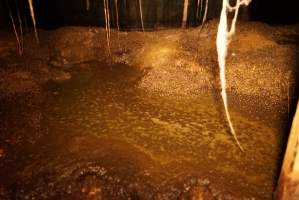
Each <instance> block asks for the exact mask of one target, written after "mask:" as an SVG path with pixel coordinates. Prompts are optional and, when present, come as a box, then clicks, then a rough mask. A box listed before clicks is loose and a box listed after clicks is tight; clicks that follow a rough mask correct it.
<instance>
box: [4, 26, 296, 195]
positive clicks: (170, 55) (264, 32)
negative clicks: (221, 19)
mask: <svg viewBox="0 0 299 200" xmlns="http://www.w3.org/2000/svg"><path fill="white" fill-rule="evenodd" d="M253 27H254V28H253ZM239 28H240V29H239V32H238V35H237V39H236V40H235V41H234V42H233V43H232V50H231V51H230V54H229V63H228V89H229V93H228V94H229V102H230V104H229V105H230V108H231V115H232V121H233V123H234V125H235V128H236V132H237V135H238V136H239V139H240V142H241V144H242V145H243V147H244V149H245V153H244V154H243V153H241V152H240V151H239V149H238V147H237V146H236V144H235V142H234V140H233V138H232V136H231V135H230V133H229V130H228V127H227V124H226V121H225V118H224V114H223V107H222V103H221V100H220V97H219V85H218V78H217V77H218V68H217V62H216V59H217V57H216V52H215V41H214V40H215V33H216V31H215V29H216V23H215V22H210V23H209V24H208V27H207V28H206V29H205V30H204V31H203V32H201V33H199V31H198V30H197V29H193V30H188V31H181V30H165V31H159V32H152V33H136V32H132V33H121V35H120V44H118V41H117V39H116V38H117V37H115V38H114V40H113V46H112V52H113V55H114V57H113V60H112V61H111V60H109V59H107V57H106V56H105V53H104V48H106V45H105V44H106V43H105V35H104V32H103V31H102V30H98V29H93V28H92V29H88V28H64V29H60V30H57V31H52V32H41V41H42V44H44V45H41V46H40V47H38V46H35V44H34V41H31V39H32V38H30V37H29V36H28V46H27V49H26V50H25V52H27V54H25V56H24V57H23V58H19V57H18V56H16V55H15V52H14V51H15V50H14V51H12V50H10V51H8V49H10V48H11V46H14V41H13V38H8V36H7V35H6V34H5V33H1V37H0V38H5V40H4V39H3V40H1V44H3V46H4V47H3V48H1V52H3V54H1V55H2V56H1V63H3V64H2V65H3V67H2V68H1V73H2V75H3V76H1V77H3V78H2V79H1V87H0V91H1V94H2V95H1V115H0V117H1V121H2V123H1V132H2V134H1V136H0V137H1V142H0V145H1V146H0V149H1V151H0V153H1V157H0V159H1V162H0V177H1V182H0V197H1V199H11V198H14V199H26V198H29V199H31V198H36V199H191V198H192V197H193V198H195V199H196V198H199V197H200V196H203V197H204V199H212V198H214V197H215V198H216V199H231V198H232V199H246V198H247V199H248V198H255V199H271V195H272V191H273V188H274V186H275V179H276V175H277V170H278V169H277V167H278V166H277V163H278V162H279V159H280V156H279V155H280V153H281V146H282V144H281V141H283V140H284V137H283V135H282V134H283V133H285V131H284V130H283V129H284V128H285V126H286V121H287V118H288V117H287V110H288V109H287V107H288V106H287V105H288V104H287V99H288V93H289V100H290V102H291V101H292V99H291V98H290V97H292V94H293V91H294V78H293V77H295V76H296V71H294V70H293V69H294V67H295V66H296V56H297V55H296V53H297V52H296V49H297V45H298V42H297V40H295V39H294V36H295V32H296V27H293V26H292V27H284V28H280V27H277V28H275V29H274V28H271V27H267V26H265V25H262V24H254V23H253V24H240V25H239ZM114 36H116V35H114ZM70 38H71V39H70ZM32 40H33V39H32ZM95 41H99V43H97V42H95ZM198 47H199V48H198ZM107 63H113V64H107ZM70 78H71V79H70ZM69 79H70V80H69ZM288 88H289V89H288Z"/></svg>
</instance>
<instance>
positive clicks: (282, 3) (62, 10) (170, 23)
mask: <svg viewBox="0 0 299 200" xmlns="http://www.w3.org/2000/svg"><path fill="white" fill-rule="evenodd" d="M204 1H205V0H204ZM7 2H8V3H7ZM109 2H110V4H109V8H110V17H111V25H112V27H115V26H116V20H115V18H116V17H115V16H116V15H115V4H114V2H115V1H114V0H110V1H109ZM118 2H119V3H118V9H119V18H120V26H121V28H122V29H136V28H140V27H141V24H140V15H139V4H138V0H118ZM196 2H197V0H189V17H188V25H189V26H197V25H199V24H200V22H201V19H202V17H200V18H198V19H196ZM142 4H143V5H142V7H143V19H144V26H145V28H148V29H152V28H156V27H179V26H181V19H182V13H183V4H184V0H142ZM8 5H9V7H10V8H11V10H12V13H13V15H14V16H16V10H17V9H16V8H19V10H20V12H21V16H22V18H23V21H24V22H25V23H27V24H28V25H29V26H31V25H32V23H31V19H30V15H29V8H28V1H27V0H0V26H1V27H4V26H6V27H7V26H10V25H11V22H10V19H9V15H8ZM34 6H35V14H36V19H37V26H38V27H39V28H45V29H48V28H56V27H59V26H66V25H80V26H104V22H105V18H104V11H103V0H90V10H89V11H87V10H86V0H34ZM221 6H222V2H221V0H209V10H208V18H209V19H211V18H213V17H216V16H219V13H220V10H221ZM242 17H243V18H246V19H249V20H254V21H262V22H266V23H269V24H272V25H276V24H279V25H281V24H292V23H299V6H298V0H253V1H252V2H251V4H250V6H249V7H248V8H247V9H246V10H245V9H244V10H243V13H242Z"/></svg>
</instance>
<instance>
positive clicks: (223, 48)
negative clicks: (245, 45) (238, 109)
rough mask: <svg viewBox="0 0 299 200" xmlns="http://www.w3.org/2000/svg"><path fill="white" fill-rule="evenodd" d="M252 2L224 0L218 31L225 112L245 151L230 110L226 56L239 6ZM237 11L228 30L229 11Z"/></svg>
mask: <svg viewBox="0 0 299 200" xmlns="http://www.w3.org/2000/svg"><path fill="white" fill-rule="evenodd" d="M250 2H251V0H242V1H241V0H237V3H236V5H235V7H232V6H230V5H229V2H228V0H223V4H222V11H221V15H220V22H219V26H218V32H217V40H216V45H217V53H218V64H219V68H220V81H221V97H222V100H223V104H224V109H225V114H226V118H227V121H228V124H229V128H230V131H231V134H232V135H233V137H234V139H235V141H236V142H237V145H238V146H239V148H240V149H241V151H244V150H243V148H242V146H241V144H240V142H239V140H238V138H237V135H236V132H235V129H234V127H233V124H232V122H231V119H230V114H229V111H228V104H227V93H226V78H225V64H226V56H227V49H228V46H229V42H230V40H231V37H232V36H233V35H234V33H235V30H236V28H235V27H236V21H237V16H238V12H239V7H240V6H241V5H248V4H249V3H250ZM232 11H234V12H235V15H234V18H233V21H232V25H231V28H230V30H229V31H228V25H227V13H228V12H232Z"/></svg>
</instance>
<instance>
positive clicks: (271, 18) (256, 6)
mask: <svg viewBox="0 0 299 200" xmlns="http://www.w3.org/2000/svg"><path fill="white" fill-rule="evenodd" d="M249 8H250V13H251V18H252V19H253V20H257V21H263V22H267V23H270V24H291V23H299V0H253V1H252V2H251V4H250V6H249Z"/></svg>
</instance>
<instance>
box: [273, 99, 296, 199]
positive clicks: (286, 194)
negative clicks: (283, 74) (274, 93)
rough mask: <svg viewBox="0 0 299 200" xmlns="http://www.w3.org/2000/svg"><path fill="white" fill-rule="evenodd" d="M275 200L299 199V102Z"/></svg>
mask: <svg viewBox="0 0 299 200" xmlns="http://www.w3.org/2000/svg"><path fill="white" fill-rule="evenodd" d="M275 199H277V200H298V199H299V102H298V104H297V111H296V114H295V117H294V120H293V124H292V129H291V133H290V136H289V139H288V146H287V150H286V153H285V157H284V161H283V165H282V169H281V173H280V177H279V182H278V186H277V189H276V194H275Z"/></svg>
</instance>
